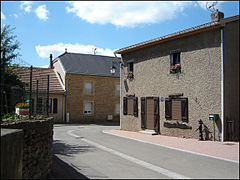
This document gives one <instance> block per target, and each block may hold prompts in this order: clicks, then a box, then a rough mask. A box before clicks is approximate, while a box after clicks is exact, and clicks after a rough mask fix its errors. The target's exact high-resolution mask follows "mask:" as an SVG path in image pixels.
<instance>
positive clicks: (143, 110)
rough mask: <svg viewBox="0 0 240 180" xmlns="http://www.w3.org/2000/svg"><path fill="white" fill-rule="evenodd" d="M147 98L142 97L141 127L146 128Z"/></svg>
mask: <svg viewBox="0 0 240 180" xmlns="http://www.w3.org/2000/svg"><path fill="white" fill-rule="evenodd" d="M145 110H146V98H145V97H141V127H142V129H145V128H146V111H145Z"/></svg>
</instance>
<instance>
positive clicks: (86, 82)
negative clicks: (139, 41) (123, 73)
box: [50, 51, 120, 123]
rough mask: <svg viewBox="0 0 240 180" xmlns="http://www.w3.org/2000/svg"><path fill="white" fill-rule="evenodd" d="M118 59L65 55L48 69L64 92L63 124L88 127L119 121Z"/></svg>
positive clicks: (51, 61)
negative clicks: (89, 124) (56, 78)
mask: <svg viewBox="0 0 240 180" xmlns="http://www.w3.org/2000/svg"><path fill="white" fill-rule="evenodd" d="M119 61H120V58H117V57H109V56H101V55H92V54H80V53H70V52H67V51H65V53H63V54H62V55H60V56H58V57H56V58H55V59H54V60H53V59H52V56H51V55H50V68H52V69H53V70H54V72H55V73H56V75H57V77H58V79H59V81H60V84H61V86H62V87H63V89H64V90H65V96H64V99H63V101H64V103H63V104H64V108H63V111H64V114H65V116H64V117H63V121H64V122H70V123H87V122H102V121H116V122H119V119H120V115H119V114H120V73H119V72H120V70H119Z"/></svg>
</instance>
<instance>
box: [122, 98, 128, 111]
mask: <svg viewBox="0 0 240 180" xmlns="http://www.w3.org/2000/svg"><path fill="white" fill-rule="evenodd" d="M127 100H128V98H127V97H123V114H124V115H127Z"/></svg>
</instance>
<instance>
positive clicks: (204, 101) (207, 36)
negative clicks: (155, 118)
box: [121, 29, 222, 140]
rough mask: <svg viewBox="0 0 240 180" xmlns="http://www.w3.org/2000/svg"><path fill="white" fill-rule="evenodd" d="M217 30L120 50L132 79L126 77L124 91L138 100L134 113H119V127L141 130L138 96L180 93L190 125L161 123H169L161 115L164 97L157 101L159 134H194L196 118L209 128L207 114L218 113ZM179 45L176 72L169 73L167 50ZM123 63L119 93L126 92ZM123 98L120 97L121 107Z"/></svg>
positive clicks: (163, 108) (218, 34) (219, 83)
mask: <svg viewBox="0 0 240 180" xmlns="http://www.w3.org/2000/svg"><path fill="white" fill-rule="evenodd" d="M220 37H221V36H220V30H219V29H216V30H211V31H207V32H202V33H199V34H195V35H192V36H187V37H183V38H179V39H175V40H171V41H167V42H163V43H160V44H157V45H153V46H150V47H146V48H142V49H139V50H136V51H134V52H130V53H126V54H123V56H122V58H123V61H124V62H125V63H126V62H127V61H128V60H134V70H133V73H134V79H133V80H132V81H129V80H127V85H128V88H129V92H128V94H135V96H136V97H138V98H139V101H138V110H139V111H138V112H139V115H138V117H137V118H136V117H134V116H130V115H123V109H122V108H121V129H123V130H132V131H139V130H141V101H140V98H141V97H147V96H157V97H159V98H161V97H163V98H167V97H168V96H169V95H170V94H176V93H183V97H187V98H188V126H190V127H192V129H181V128H169V127H165V126H164V123H173V120H166V118H165V101H163V102H161V101H159V112H160V133H161V134H162V135H169V136H178V137H182V136H184V137H188V138H196V139H197V138H198V137H199V133H198V131H195V130H196V129H197V128H198V120H199V119H201V120H202V121H203V123H204V124H205V125H206V126H207V127H208V128H209V130H210V131H211V132H213V124H212V121H209V114H211V113H213V114H219V117H221V43H220ZM176 49H181V66H182V72H181V73H180V74H178V75H177V74H170V72H169V66H170V51H171V50H176ZM126 71H127V67H126V66H125V67H124V68H123V69H122V73H121V97H124V96H126V94H127V92H126V90H125V86H124V79H125V78H124V73H125V72H126ZM122 103H123V100H122V99H121V107H123V106H122ZM219 123H221V119H219V120H218V121H217V123H216V126H215V134H216V140H220V138H221V130H222V129H221V124H219Z"/></svg>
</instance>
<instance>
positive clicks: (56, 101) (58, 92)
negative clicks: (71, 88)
mask: <svg viewBox="0 0 240 180" xmlns="http://www.w3.org/2000/svg"><path fill="white" fill-rule="evenodd" d="M14 73H16V74H17V75H18V78H19V79H20V80H21V81H22V82H25V83H26V87H25V91H26V93H27V94H26V95H27V97H26V98H27V99H29V98H30V84H31V83H30V67H24V68H15V69H14ZM48 76H49V109H48V113H49V116H52V117H54V122H62V120H63V116H64V114H63V105H64V104H63V99H64V97H65V90H64V89H63V87H62V86H61V84H60V82H59V80H58V78H57V75H56V74H55V72H54V71H53V69H51V68H38V67H33V68H32V97H31V99H32V107H33V108H32V114H33V115H34V114H45V115H46V111H47V109H46V108H47V90H48V89H47V87H48ZM17 90H18V89H17V88H15V87H12V92H11V93H12V94H13V96H14V97H15V98H13V99H14V100H13V101H11V102H12V104H13V105H15V104H16V102H15V101H16V100H17V99H19V98H16V96H17V95H19V93H18V91H17Z"/></svg>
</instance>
